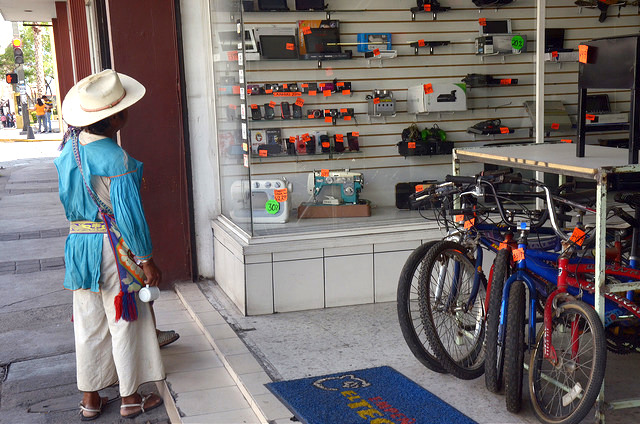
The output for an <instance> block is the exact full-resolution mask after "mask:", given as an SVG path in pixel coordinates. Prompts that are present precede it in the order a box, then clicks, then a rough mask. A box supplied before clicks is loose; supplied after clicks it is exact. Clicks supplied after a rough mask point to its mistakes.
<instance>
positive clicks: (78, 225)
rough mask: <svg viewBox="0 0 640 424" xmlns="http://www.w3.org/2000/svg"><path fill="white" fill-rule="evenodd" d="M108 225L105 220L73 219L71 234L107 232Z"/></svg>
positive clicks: (70, 228)
mask: <svg viewBox="0 0 640 424" xmlns="http://www.w3.org/2000/svg"><path fill="white" fill-rule="evenodd" d="M106 233H107V226H106V225H105V224H104V222H93V221H71V222H70V223H69V234H106Z"/></svg>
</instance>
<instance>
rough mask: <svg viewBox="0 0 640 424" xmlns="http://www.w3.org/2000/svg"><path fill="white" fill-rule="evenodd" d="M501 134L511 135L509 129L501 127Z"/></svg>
mask: <svg viewBox="0 0 640 424" xmlns="http://www.w3.org/2000/svg"><path fill="white" fill-rule="evenodd" d="M500 134H509V128H508V127H500Z"/></svg>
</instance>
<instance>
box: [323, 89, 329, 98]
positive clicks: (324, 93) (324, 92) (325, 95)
mask: <svg viewBox="0 0 640 424" xmlns="http://www.w3.org/2000/svg"><path fill="white" fill-rule="evenodd" d="M322 94H323V95H324V97H331V90H323V91H322Z"/></svg>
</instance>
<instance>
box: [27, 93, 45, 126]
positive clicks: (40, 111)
mask: <svg viewBox="0 0 640 424" xmlns="http://www.w3.org/2000/svg"><path fill="white" fill-rule="evenodd" d="M45 109H46V107H45V105H44V103H43V102H42V99H41V98H40V97H38V99H37V100H36V105H35V107H34V108H33V109H30V110H35V111H36V117H37V118H38V132H39V133H42V132H44V131H42V127H44V129H45V131H46V129H47V124H46V123H45V121H44V112H45Z"/></svg>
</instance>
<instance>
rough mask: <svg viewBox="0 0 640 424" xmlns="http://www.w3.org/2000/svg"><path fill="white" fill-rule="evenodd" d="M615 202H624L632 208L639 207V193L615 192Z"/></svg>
mask: <svg viewBox="0 0 640 424" xmlns="http://www.w3.org/2000/svg"><path fill="white" fill-rule="evenodd" d="M615 200H616V202H620V203H626V204H627V205H629V206H631V207H632V208H633V209H640V193H617V194H616V196H615Z"/></svg>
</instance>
